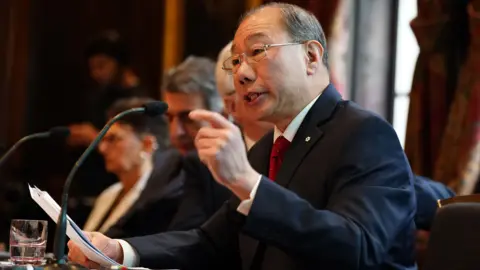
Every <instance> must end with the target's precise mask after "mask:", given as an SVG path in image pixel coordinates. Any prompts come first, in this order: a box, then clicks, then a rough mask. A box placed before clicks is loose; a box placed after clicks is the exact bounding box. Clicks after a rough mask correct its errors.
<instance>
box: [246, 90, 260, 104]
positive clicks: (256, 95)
mask: <svg viewBox="0 0 480 270" xmlns="http://www.w3.org/2000/svg"><path fill="white" fill-rule="evenodd" d="M263 94H265V93H261V92H250V93H248V94H246V95H245V96H243V99H244V100H245V101H246V102H248V103H253V102H254V101H256V100H257V99H258V98H259V97H260V96H262V95H263Z"/></svg>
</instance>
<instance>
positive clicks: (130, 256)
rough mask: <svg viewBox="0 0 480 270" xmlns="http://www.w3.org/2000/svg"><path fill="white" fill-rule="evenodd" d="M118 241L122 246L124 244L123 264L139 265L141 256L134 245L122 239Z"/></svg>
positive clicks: (127, 265) (128, 265)
mask: <svg viewBox="0 0 480 270" xmlns="http://www.w3.org/2000/svg"><path fill="white" fill-rule="evenodd" d="M117 241H118V243H119V244H120V246H122V249H123V263H122V265H123V266H126V267H135V266H138V263H139V258H138V254H137V252H136V251H135V249H133V247H132V246H131V245H130V244H129V243H127V242H126V241H124V240H122V239H117Z"/></svg>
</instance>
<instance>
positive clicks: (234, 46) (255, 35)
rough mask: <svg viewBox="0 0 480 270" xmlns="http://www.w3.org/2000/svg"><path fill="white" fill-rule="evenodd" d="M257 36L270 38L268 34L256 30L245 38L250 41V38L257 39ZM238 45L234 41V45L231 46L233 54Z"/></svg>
mask: <svg viewBox="0 0 480 270" xmlns="http://www.w3.org/2000/svg"><path fill="white" fill-rule="evenodd" d="M256 38H269V36H268V35H266V34H265V33H263V32H255V33H252V34H250V35H248V36H247V37H246V38H245V40H246V41H250V40H252V39H256ZM236 47H237V46H236V44H235V43H233V44H232V47H231V48H230V53H232V54H233V52H234V51H235V48H236Z"/></svg>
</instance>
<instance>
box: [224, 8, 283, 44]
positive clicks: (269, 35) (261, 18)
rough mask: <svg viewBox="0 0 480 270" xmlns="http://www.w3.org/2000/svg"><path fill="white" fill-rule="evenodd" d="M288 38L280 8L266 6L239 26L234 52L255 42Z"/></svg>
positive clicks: (274, 41) (275, 41)
mask: <svg viewBox="0 0 480 270" xmlns="http://www.w3.org/2000/svg"><path fill="white" fill-rule="evenodd" d="M287 40H288V33H287V32H286V31H285V27H284V25H283V20H282V16H281V13H280V10H279V9H278V8H264V9H261V10H259V11H257V12H255V13H254V14H251V15H249V16H248V17H246V18H245V19H244V20H243V21H242V23H241V24H240V25H239V26H238V28H237V31H236V32H235V37H234V40H233V42H232V48H231V51H232V53H239V52H241V51H243V50H245V48H246V47H249V46H251V45H253V44H255V43H262V44H271V43H281V42H286V41H287Z"/></svg>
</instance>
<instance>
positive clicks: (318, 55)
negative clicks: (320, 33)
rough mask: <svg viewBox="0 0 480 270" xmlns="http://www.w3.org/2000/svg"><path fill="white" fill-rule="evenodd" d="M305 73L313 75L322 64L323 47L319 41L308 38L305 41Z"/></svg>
mask: <svg viewBox="0 0 480 270" xmlns="http://www.w3.org/2000/svg"><path fill="white" fill-rule="evenodd" d="M305 50H306V56H307V57H306V61H307V74H308V75H313V74H315V72H316V71H317V70H318V68H319V67H320V65H323V53H324V48H323V46H322V44H320V42H318V41H316V40H310V41H307V42H306V43H305Z"/></svg>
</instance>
